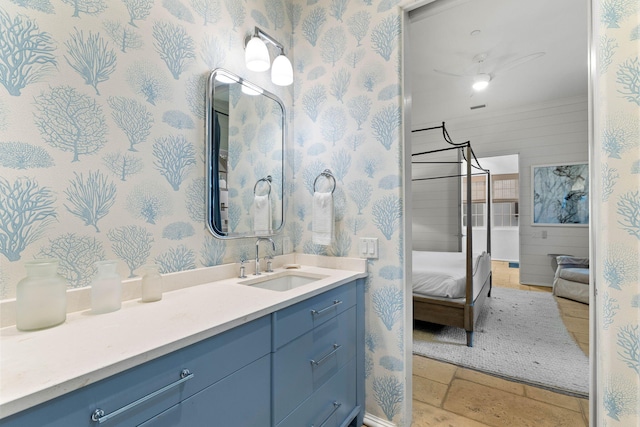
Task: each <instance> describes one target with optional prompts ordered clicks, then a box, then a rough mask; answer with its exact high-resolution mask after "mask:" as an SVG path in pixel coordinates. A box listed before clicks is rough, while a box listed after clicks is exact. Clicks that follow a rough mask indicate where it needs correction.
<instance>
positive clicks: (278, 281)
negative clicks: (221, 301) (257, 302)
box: [239, 271, 328, 292]
mask: <svg viewBox="0 0 640 427" xmlns="http://www.w3.org/2000/svg"><path fill="white" fill-rule="evenodd" d="M326 277H328V276H323V275H322V274H313V273H303V272H301V271H282V272H280V273H275V274H269V275H264V276H261V277H260V276H259V277H256V278H255V279H250V280H245V281H244V282H239V283H240V284H241V285H248V286H253V287H254V288H261V289H269V290H271V291H278V292H284V291H289V290H291V289H295V288H298V287H300V286H304V285H308V284H309V283H313V282H315V281H318V280H321V279H324V278H326Z"/></svg>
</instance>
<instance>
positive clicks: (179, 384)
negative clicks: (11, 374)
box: [0, 316, 271, 427]
mask: <svg viewBox="0 0 640 427" xmlns="http://www.w3.org/2000/svg"><path fill="white" fill-rule="evenodd" d="M270 357H271V316H265V317H263V318H260V319H257V320H255V321H252V322H249V323H247V324H244V325H242V326H238V327H236V328H234V329H231V330H229V331H226V332H223V333H221V334H219V335H216V336H214V337H211V338H208V339H205V340H203V341H200V342H198V343H196V344H193V345H190V346H187V347H185V348H182V349H180V350H177V351H174V352H172V353H170V354H167V355H166V356H162V357H159V358H157V359H154V360H152V361H149V362H146V363H143V364H141V365H139V366H136V367H134V368H131V369H128V370H126V371H124V372H121V373H119V374H116V375H113V376H111V377H109V378H106V379H104V380H101V381H98V382H96V383H94V384H91V385H88V386H86V387H83V388H80V389H78V390H76V391H73V392H70V393H68V394H65V395H63V396H60V397H58V398H55V399H53V400H51V401H48V402H45V403H42V404H40V405H37V406H35V407H33V408H30V409H27V410H25V411H22V412H20V413H18V414H15V415H12V416H10V417H8V418H4V419H1V420H0V426H3V427H4V426H11V427H14V426H15V427H25V426H51V427H70V426H74V427H84V426H86V427H96V426H98V425H105V426H108V427H116V426H117V427H122V426H137V425H139V424H141V423H143V422H145V421H147V420H149V419H151V418H153V417H155V416H156V415H158V414H161V413H163V412H164V411H166V410H167V409H170V408H172V407H173V406H175V405H177V404H178V403H180V402H185V401H187V400H188V399H189V398H190V397H192V396H198V397H197V399H195V400H194V401H197V402H199V403H201V404H202V405H203V406H205V407H206V408H207V409H208V410H210V411H211V412H216V410H219V411H221V412H224V411H227V410H228V409H229V406H228V402H225V401H224V400H220V401H216V400H211V401H207V400H206V399H207V397H211V396H219V395H221V394H224V393H225V392H226V391H231V390H234V396H235V398H236V399H240V400H242V399H244V401H245V403H247V404H250V405H253V404H255V405H256V406H257V407H259V408H260V409H259V410H258V411H259V413H260V414H261V415H260V416H261V417H262V418H261V419H262V421H263V422H261V423H259V424H257V425H269V424H270V419H271V411H270V393H269V389H268V388H264V387H263V388H264V390H262V392H261V393H260V398H259V399H257V398H256V399H255V401H250V402H247V399H245V396H244V393H243V391H244V390H245V389H248V388H249V387H251V385H252V382H249V383H247V382H246V381H247V378H248V377H255V378H260V379H262V380H263V382H264V381H265V380H266V382H267V384H268V383H269V382H270V377H271V367H270ZM257 360H261V361H262V362H261V363H254V362H255V361H257ZM69 363H73V361H72V360H70V361H69ZM185 370H187V371H188V372H184V371H185ZM216 385H218V386H217V387H216ZM224 389H226V391H225V390H224ZM253 394H255V393H253V392H252V393H248V395H249V396H251V397H252V398H253ZM134 402H137V404H134ZM265 402H266V403H265ZM189 406H190V405H189ZM96 411H103V414H104V415H103V417H102V419H101V420H100V419H98V418H100V417H98V418H96V421H94V420H92V415H93V414H94V412H95V413H96V414H97V412H96ZM119 411H121V412H119ZM114 413H115V415H114ZM105 417H106V418H105ZM155 425H156V426H162V425H175V424H170V423H169V424H161V423H157V424H155ZM194 425H211V424H210V423H207V422H204V421H203V423H201V424H194ZM230 425H233V424H230Z"/></svg>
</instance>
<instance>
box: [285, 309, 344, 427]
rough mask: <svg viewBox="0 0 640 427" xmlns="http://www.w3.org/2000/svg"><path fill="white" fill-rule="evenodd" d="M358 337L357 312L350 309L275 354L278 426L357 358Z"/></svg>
mask: <svg viewBox="0 0 640 427" xmlns="http://www.w3.org/2000/svg"><path fill="white" fill-rule="evenodd" d="M355 335H356V308H355V307H351V308H350V309H348V310H347V311H344V312H342V313H340V314H339V315H338V316H336V317H333V318H332V319H329V320H327V321H326V322H324V323H323V324H322V325H320V326H317V327H316V328H314V329H313V330H312V331H310V332H307V333H306V334H304V335H302V336H300V337H298V338H296V339H295V340H293V341H291V342H290V343H288V344H287V345H285V346H284V347H281V348H280V349H279V350H278V351H277V352H275V353H274V355H273V366H274V369H273V381H274V387H273V390H274V416H275V420H276V423H278V422H279V421H280V420H282V419H283V418H285V417H286V416H287V415H288V414H289V413H290V412H291V411H292V410H294V409H295V408H296V407H297V406H298V405H299V404H300V403H302V402H303V401H304V400H305V399H306V398H307V397H309V396H310V395H311V394H313V392H314V391H316V390H318V389H319V388H320V387H321V386H322V385H323V384H325V383H326V382H327V381H329V379H331V378H332V377H333V376H334V375H335V374H336V373H337V372H338V371H339V370H340V369H341V368H342V367H343V366H344V365H345V364H346V363H347V362H348V361H350V360H352V359H353V358H354V356H355V354H356V340H355V339H354V337H355Z"/></svg>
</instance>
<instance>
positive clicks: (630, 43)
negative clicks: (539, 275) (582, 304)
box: [592, 0, 640, 427]
mask: <svg viewBox="0 0 640 427" xmlns="http://www.w3.org/2000/svg"><path fill="white" fill-rule="evenodd" d="M593 6H594V7H593V12H594V18H593V37H594V40H593V42H594V46H595V49H596V53H597V55H596V67H595V72H594V76H593V79H594V84H595V90H594V103H595V108H594V121H595V129H594V134H595V138H594V140H595V144H594V145H595V146H594V152H593V161H592V164H593V165H594V169H595V171H594V172H595V177H596V178H597V182H598V184H599V185H598V187H596V188H598V189H599V197H598V199H597V203H596V204H595V205H594V211H595V213H596V216H597V218H598V220H597V221H594V224H595V227H597V228H596V229H595V230H594V231H595V235H596V238H595V241H594V242H592V244H593V248H594V249H593V250H594V252H595V255H596V274H597V275H596V277H595V283H596V286H597V291H598V293H597V296H596V305H597V308H596V309H597V322H596V325H597V330H596V334H597V339H598V352H599V353H598V358H597V360H596V364H597V365H596V367H597V373H598V375H597V383H598V394H597V396H596V402H597V408H598V413H597V418H596V419H595V420H594V421H595V424H594V425H597V426H609V427H614V426H632V425H638V424H639V423H640V85H639V84H638V81H639V79H640V58H639V56H638V55H639V52H640V3H638V2H637V1H623V0H605V1H598V2H594V5H593Z"/></svg>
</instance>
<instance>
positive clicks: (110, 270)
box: [91, 260, 122, 314]
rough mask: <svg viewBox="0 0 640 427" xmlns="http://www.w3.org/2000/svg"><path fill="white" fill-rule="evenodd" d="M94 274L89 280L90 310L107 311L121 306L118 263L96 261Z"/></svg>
mask: <svg viewBox="0 0 640 427" xmlns="http://www.w3.org/2000/svg"><path fill="white" fill-rule="evenodd" d="M94 265H95V267H96V269H97V271H96V275H95V276H94V278H93V281H92V282H91V312H92V313H93V314H102V313H109V312H112V311H116V310H120V307H121V306H122V282H121V281H120V276H118V272H117V268H118V264H117V263H116V262H115V261H112V260H106V261H98V262H96V263H95V264H94Z"/></svg>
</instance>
